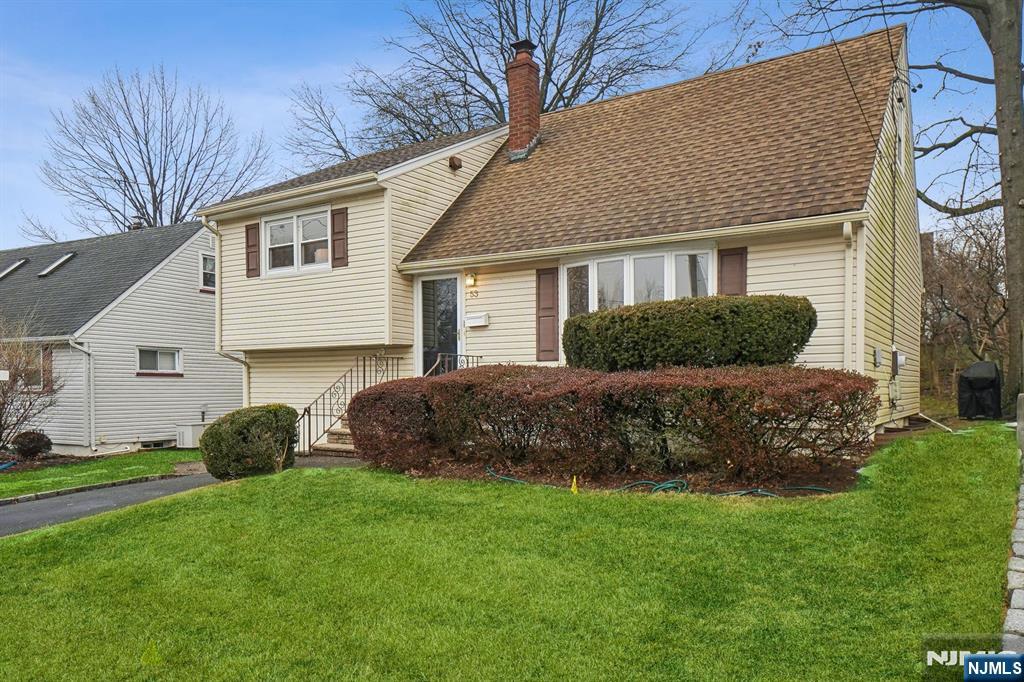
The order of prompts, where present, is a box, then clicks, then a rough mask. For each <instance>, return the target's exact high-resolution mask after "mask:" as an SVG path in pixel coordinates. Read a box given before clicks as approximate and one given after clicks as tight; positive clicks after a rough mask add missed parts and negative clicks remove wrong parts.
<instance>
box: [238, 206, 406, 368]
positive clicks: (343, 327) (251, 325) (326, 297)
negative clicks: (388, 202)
mask: <svg viewBox="0 0 1024 682" xmlns="http://www.w3.org/2000/svg"><path fill="white" fill-rule="evenodd" d="M322 205H323V204H322V202H321V203H319V204H311V205H310V206H308V207H307V208H318V207H320V206H322ZM343 207H347V208H348V249H349V261H348V265H347V266H346V267H340V268H333V269H327V270H320V271H318V272H314V273H300V274H296V275H292V276H283V277H264V278H257V277H253V278H248V277H246V276H245V225H246V224H250V223H255V222H258V221H259V220H260V216H259V215H258V214H257V215H253V216H250V217H248V218H245V219H239V220H237V221H232V222H230V223H226V224H224V225H222V226H221V227H220V231H221V234H222V238H221V258H222V261H223V262H222V263H221V278H222V279H223V291H222V292H221V296H222V301H221V306H222V323H221V324H222V331H221V339H222V345H223V348H224V349H225V350H234V351H250V350H261V349H263V350H265V349H272V348H313V347H324V346H366V345H373V344H382V343H384V334H385V325H384V318H385V310H386V307H385V304H386V301H385V276H384V269H385V260H384V242H385V237H384V231H385V220H384V213H385V211H384V192H383V191H382V190H377V191H374V192H369V193H365V194H360V195H358V196H353V197H345V198H343V199H338V200H336V201H334V203H333V205H332V208H343ZM301 210H302V209H297V210H296V212H300V211H301ZM262 246H265V244H263V245H262Z"/></svg>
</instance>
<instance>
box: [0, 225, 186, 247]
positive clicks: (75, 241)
mask: <svg viewBox="0 0 1024 682" xmlns="http://www.w3.org/2000/svg"><path fill="white" fill-rule="evenodd" d="M187 225H194V226H196V227H200V226H201V225H202V223H201V222H200V221H198V220H184V221H182V222H180V223H171V224H170V225H153V226H150V227H144V228H142V229H141V230H125V231H123V232H113V233H111V234H98V235H95V236H92V237H82V238H81V239H69V240H67V241H62V242H42V243H39V244H26V245H25V246H14V247H12V248H9V249H0V253H8V252H10V251H22V250H24V249H34V248H41V247H44V246H63V245H72V244H82V243H84V242H94V241H98V240H100V239H112V238H115V237H123V236H124V235H128V234H130V235H139V234H143V233H147V234H148V233H150V232H152V230H163V229H168V228H175V227H185V226H187Z"/></svg>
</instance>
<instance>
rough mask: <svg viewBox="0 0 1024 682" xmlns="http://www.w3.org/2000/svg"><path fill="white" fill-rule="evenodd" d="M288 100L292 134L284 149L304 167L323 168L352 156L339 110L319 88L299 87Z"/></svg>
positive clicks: (350, 145)
mask: <svg viewBox="0 0 1024 682" xmlns="http://www.w3.org/2000/svg"><path fill="white" fill-rule="evenodd" d="M291 100H292V106H291V109H290V113H291V115H292V131H291V132H290V133H289V134H288V135H287V136H286V137H285V139H284V143H283V147H284V148H285V149H286V150H287V151H289V152H291V154H292V156H294V157H296V158H297V159H298V160H299V162H300V163H301V164H302V165H303V166H305V167H307V168H322V167H324V166H330V165H332V164H335V163H340V162H342V161H348V160H349V159H351V158H352V157H353V156H355V153H354V151H353V148H352V144H351V142H350V141H349V136H348V130H347V129H346V127H345V124H344V123H343V122H342V120H341V116H340V115H339V114H338V109H337V107H336V106H335V104H334V102H333V101H332V100H331V98H330V97H329V96H328V95H327V94H326V93H325V92H324V90H323V88H322V87H320V86H313V85H310V84H308V83H302V84H300V85H299V86H298V87H296V88H294V89H293V90H292V92H291Z"/></svg>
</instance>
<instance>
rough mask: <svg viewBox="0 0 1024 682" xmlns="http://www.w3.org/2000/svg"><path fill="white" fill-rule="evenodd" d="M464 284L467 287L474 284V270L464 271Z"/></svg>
mask: <svg viewBox="0 0 1024 682" xmlns="http://www.w3.org/2000/svg"><path fill="white" fill-rule="evenodd" d="M466 286H467V287H475V286H476V273H475V272H467V273H466Z"/></svg>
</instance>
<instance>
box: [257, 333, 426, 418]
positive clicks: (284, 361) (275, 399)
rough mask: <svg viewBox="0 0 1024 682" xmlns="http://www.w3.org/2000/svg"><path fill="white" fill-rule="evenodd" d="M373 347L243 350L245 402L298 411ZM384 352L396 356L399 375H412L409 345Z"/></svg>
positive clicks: (373, 350) (373, 349) (373, 352)
mask: <svg viewBox="0 0 1024 682" xmlns="http://www.w3.org/2000/svg"><path fill="white" fill-rule="evenodd" d="M377 350H378V349H376V348H356V349H352V348H318V349H310V350H277V351H253V352H250V353H246V355H245V359H246V361H247V362H248V363H249V404H250V405H265V404H267V403H284V404H285V405H291V406H292V407H294V408H295V409H296V410H297V411H300V412H301V411H302V409H303V408H304V407H305V406H306V405H308V404H309V403H310V402H312V401H313V400H314V399H315V398H316V397H317V396H319V395H320V394H321V393H323V392H324V390H325V389H327V388H328V387H329V386H330V385H331V384H333V383H334V382H335V381H337V380H338V378H340V377H341V376H342V375H343V374H345V372H347V371H348V370H349V369H351V368H352V367H353V366H354V364H355V362H356V358H358V357H360V356H364V355H374V354H376V352H377ZM385 354H386V355H389V356H396V357H399V358H400V361H399V362H400V369H399V373H400V376H403V377H408V376H412V351H411V350H410V349H409V348H401V349H388V350H386V351H385ZM349 397H351V396H349Z"/></svg>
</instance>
